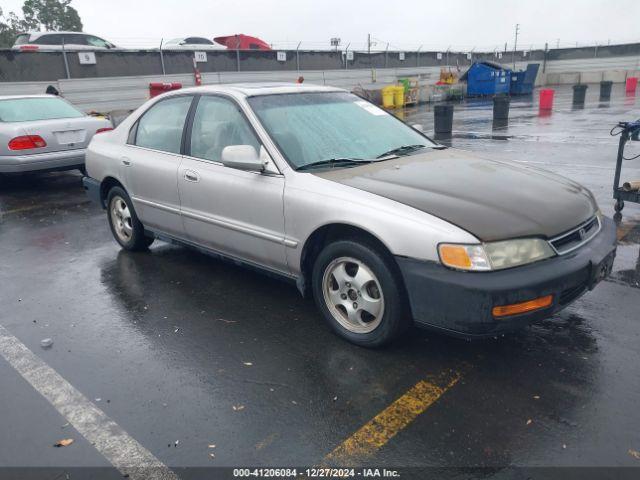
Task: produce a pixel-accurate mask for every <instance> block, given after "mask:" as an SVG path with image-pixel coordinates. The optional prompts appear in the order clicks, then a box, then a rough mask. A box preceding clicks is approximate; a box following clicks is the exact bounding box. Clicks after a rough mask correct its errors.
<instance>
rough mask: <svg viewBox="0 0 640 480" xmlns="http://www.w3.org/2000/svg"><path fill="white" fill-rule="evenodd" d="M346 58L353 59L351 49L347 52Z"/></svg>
mask: <svg viewBox="0 0 640 480" xmlns="http://www.w3.org/2000/svg"><path fill="white" fill-rule="evenodd" d="M347 60H353V50H349V51H348V52H347Z"/></svg>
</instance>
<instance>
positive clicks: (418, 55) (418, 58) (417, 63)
mask: <svg viewBox="0 0 640 480" xmlns="http://www.w3.org/2000/svg"><path fill="white" fill-rule="evenodd" d="M421 48H422V45H420V46H419V47H418V50H417V51H416V67H419V66H420V49H421Z"/></svg>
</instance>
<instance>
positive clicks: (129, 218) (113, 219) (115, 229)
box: [107, 187, 153, 251]
mask: <svg viewBox="0 0 640 480" xmlns="http://www.w3.org/2000/svg"><path fill="white" fill-rule="evenodd" d="M107 213H108V217H109V226H110V227H111V233H112V234H113V237H114V238H115V239H116V241H117V242H118V243H119V244H120V246H121V247H122V248H124V249H125V250H131V251H139V250H146V249H147V247H149V245H151V244H152V243H153V238H151V237H147V236H145V234H144V227H143V226H142V223H140V220H138V217H137V215H136V212H135V210H134V209H133V204H132V202H131V199H130V198H129V195H127V192H125V191H124V190H123V189H122V188H120V187H113V188H112V189H111V190H109V194H108V195H107Z"/></svg>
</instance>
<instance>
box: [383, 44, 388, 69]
mask: <svg viewBox="0 0 640 480" xmlns="http://www.w3.org/2000/svg"><path fill="white" fill-rule="evenodd" d="M388 60H389V44H388V43H387V48H385V49H384V68H387V63H388Z"/></svg>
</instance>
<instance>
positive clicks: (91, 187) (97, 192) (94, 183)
mask: <svg viewBox="0 0 640 480" xmlns="http://www.w3.org/2000/svg"><path fill="white" fill-rule="evenodd" d="M82 188H84V191H85V192H86V194H87V197H89V199H90V200H91V201H92V202H94V203H96V204H97V205H100V206H101V207H102V208H105V204H104V202H103V201H102V192H101V185H100V182H99V181H98V180H96V179H95V178H91V177H82Z"/></svg>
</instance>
